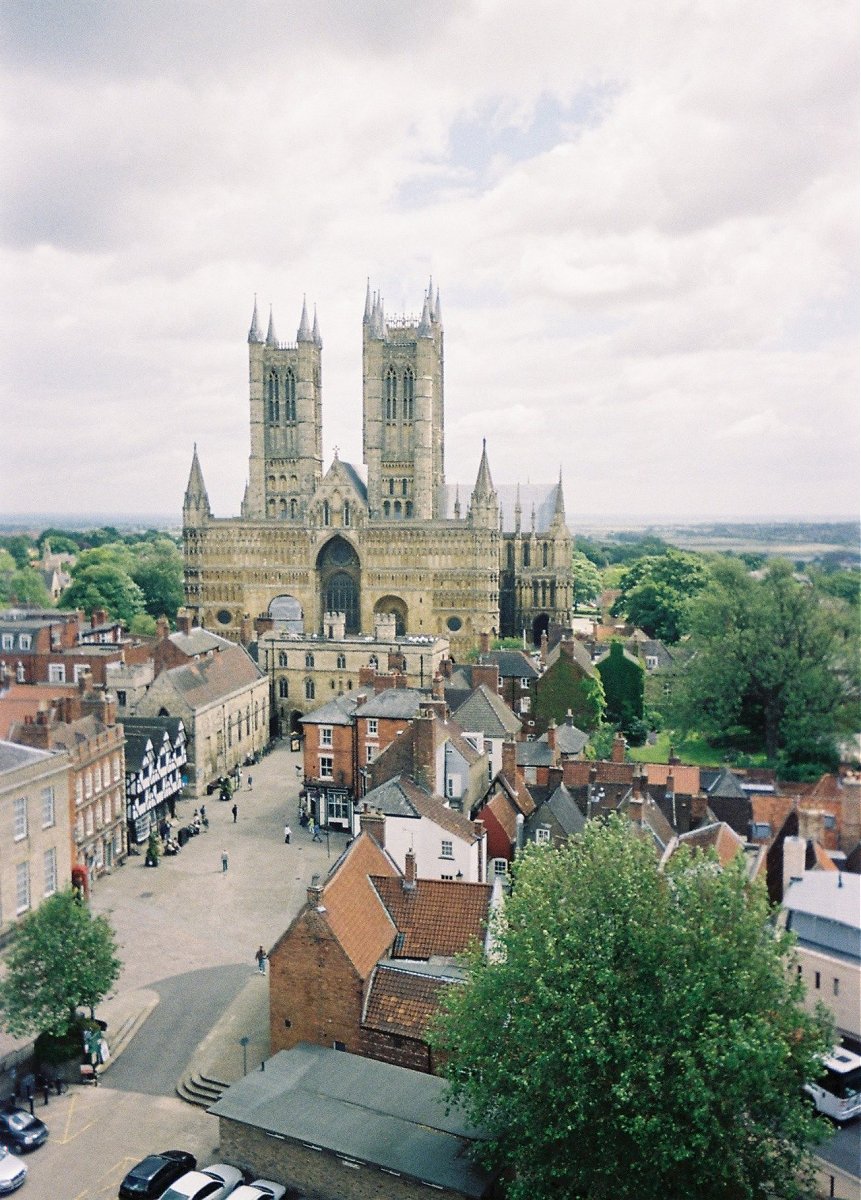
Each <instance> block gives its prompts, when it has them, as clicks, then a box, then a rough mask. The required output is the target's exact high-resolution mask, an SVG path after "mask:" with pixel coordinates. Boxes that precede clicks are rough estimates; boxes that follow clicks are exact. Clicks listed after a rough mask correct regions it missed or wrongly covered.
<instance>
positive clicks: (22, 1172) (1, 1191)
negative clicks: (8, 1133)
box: [0, 1146, 27, 1195]
mask: <svg viewBox="0 0 861 1200" xmlns="http://www.w3.org/2000/svg"><path fill="white" fill-rule="evenodd" d="M26 1178H27V1167H26V1166H25V1164H24V1163H22V1162H21V1159H20V1158H16V1157H15V1155H14V1154H10V1153H9V1151H8V1150H7V1149H6V1147H5V1146H0V1195H5V1194H6V1193H7V1192H14V1191H15V1190H16V1189H17V1188H19V1187H20V1186H21V1184H22V1183H23V1182H24V1180H25V1179H26Z"/></svg>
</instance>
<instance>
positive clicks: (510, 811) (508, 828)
mask: <svg viewBox="0 0 861 1200" xmlns="http://www.w3.org/2000/svg"><path fill="white" fill-rule="evenodd" d="M485 809H487V810H488V811H489V812H492V813H493V815H494V816H495V817H496V819H497V821H498V822H499V824H500V825H501V826H502V828H503V830H504V831H505V834H506V836H507V837H508V839H509V841H511V842H514V841H516V840H517V811H516V809H515V808H514V807H513V805H512V801H511V800H510V799H509V797H508V794H507V793H506V792H504V791H499V792H496V794H495V795H494V796H493V797H492V798H491V799H490V800H489V801H488V802H487V804H485V806H484V808H483V809H482V810H481V813H479V816H481V815H482V813H483V812H484V811H485Z"/></svg>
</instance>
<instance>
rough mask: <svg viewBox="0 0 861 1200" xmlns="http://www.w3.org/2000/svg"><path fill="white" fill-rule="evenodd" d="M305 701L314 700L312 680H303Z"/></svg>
mask: <svg viewBox="0 0 861 1200" xmlns="http://www.w3.org/2000/svg"><path fill="white" fill-rule="evenodd" d="M305 699H306V700H313V699H314V680H313V679H306V680H305Z"/></svg>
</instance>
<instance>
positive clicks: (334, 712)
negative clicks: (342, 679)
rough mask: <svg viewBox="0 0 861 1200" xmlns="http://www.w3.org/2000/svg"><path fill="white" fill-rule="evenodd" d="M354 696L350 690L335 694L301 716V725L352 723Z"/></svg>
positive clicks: (354, 704)
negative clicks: (324, 702)
mask: <svg viewBox="0 0 861 1200" xmlns="http://www.w3.org/2000/svg"><path fill="white" fill-rule="evenodd" d="M356 704H357V701H356V697H355V695H354V694H352V693H350V692H345V693H344V695H342V696H336V697H335V699H334V700H329V701H328V703H326V704H321V705H320V707H319V708H315V709H314V711H313V712H309V713H305V715H304V716H303V717H302V718H301V721H302V724H303V725H352V724H353V717H354V716H355V713H356Z"/></svg>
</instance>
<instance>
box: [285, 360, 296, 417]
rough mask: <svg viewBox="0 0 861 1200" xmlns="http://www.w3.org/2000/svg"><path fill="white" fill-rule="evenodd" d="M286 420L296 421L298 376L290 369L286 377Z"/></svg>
mask: <svg viewBox="0 0 861 1200" xmlns="http://www.w3.org/2000/svg"><path fill="white" fill-rule="evenodd" d="M284 420H285V421H295V420H296V376H295V375H294V374H293V372H292V370H290V369H288V371H287V374H286V375H285V376H284Z"/></svg>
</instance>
